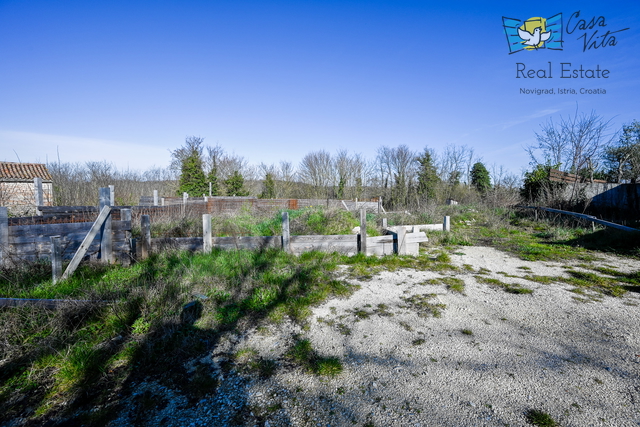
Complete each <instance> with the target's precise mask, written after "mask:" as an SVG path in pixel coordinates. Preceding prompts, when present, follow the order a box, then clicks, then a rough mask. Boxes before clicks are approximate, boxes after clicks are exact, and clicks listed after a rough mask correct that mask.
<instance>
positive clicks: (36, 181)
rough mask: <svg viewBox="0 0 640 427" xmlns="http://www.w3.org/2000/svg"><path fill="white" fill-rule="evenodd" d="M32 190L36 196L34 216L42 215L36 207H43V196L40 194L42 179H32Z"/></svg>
mask: <svg viewBox="0 0 640 427" xmlns="http://www.w3.org/2000/svg"><path fill="white" fill-rule="evenodd" d="M33 188H34V190H35V195H36V200H35V203H36V215H42V212H40V209H38V206H44V194H43V192H42V178H38V177H36V178H33Z"/></svg>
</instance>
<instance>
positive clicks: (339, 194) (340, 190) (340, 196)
mask: <svg viewBox="0 0 640 427" xmlns="http://www.w3.org/2000/svg"><path fill="white" fill-rule="evenodd" d="M345 185H346V180H345V179H344V176H342V175H341V176H340V182H338V192H337V193H336V198H337V199H340V200H341V199H343V198H344V186H345Z"/></svg>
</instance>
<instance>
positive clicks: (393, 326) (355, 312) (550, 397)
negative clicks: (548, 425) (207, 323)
mask: <svg viewBox="0 0 640 427" xmlns="http://www.w3.org/2000/svg"><path fill="white" fill-rule="evenodd" d="M452 258H453V259H452V262H453V263H454V264H456V265H458V266H460V267H462V266H463V265H465V264H466V265H467V267H466V270H464V271H466V272H465V273H459V272H458V273H455V274H454V273H450V272H446V271H444V272H442V273H435V272H423V271H415V270H403V271H396V272H382V273H380V274H378V275H376V276H375V277H374V278H373V279H372V280H369V281H362V282H359V281H353V282H354V283H357V284H358V285H360V289H359V290H358V291H356V292H355V293H354V294H353V295H352V296H351V297H350V298H348V299H332V300H330V301H327V302H326V303H325V304H323V305H322V306H319V307H316V308H315V309H314V311H313V315H312V318H311V320H310V323H309V327H308V328H305V329H304V330H303V329H302V328H301V327H300V326H298V325H294V324H292V323H283V324H281V325H277V326H270V327H269V328H268V330H264V329H261V330H259V331H256V330H251V331H249V332H248V333H246V334H244V335H241V336H240V335H228V336H226V337H225V339H223V340H221V342H220V344H219V345H218V347H217V348H216V349H214V350H213V352H212V353H210V354H206V355H203V357H202V358H201V359H200V360H197V361H193V365H194V366H196V365H206V366H208V367H209V368H210V369H211V372H212V374H213V375H214V376H217V378H218V379H219V381H220V386H219V388H218V392H217V393H216V394H215V396H211V397H206V398H204V399H202V400H201V401H199V402H198V403H196V404H191V403H189V402H188V400H187V399H186V397H185V396H182V395H180V393H178V392H177V391H174V390H169V389H167V388H164V387H162V386H160V385H158V384H155V383H141V384H137V385H136V393H135V394H134V395H133V396H131V397H129V398H128V399H127V401H126V404H125V409H124V410H122V412H121V413H120V414H119V417H118V418H117V419H116V420H115V421H113V422H112V423H111V424H110V425H111V426H124V425H131V424H134V423H135V424H144V425H167V426H205V425H207V426H212V425H214V426H227V425H247V426H254V425H255V426H289V425H293V426H343V425H358V426H526V425H530V424H528V422H527V421H526V417H525V414H526V413H527V411H529V410H540V411H544V412H545V413H547V414H549V415H550V416H551V417H552V418H553V419H554V420H555V421H556V422H557V423H558V424H559V425H561V426H566V427H568V426H575V427H585V426H612V427H624V426H638V425H640V378H639V376H638V373H639V372H640V310H639V306H640V295H639V294H638V293H633V292H628V293H627V294H626V295H625V296H623V297H620V298H613V297H602V296H597V295H594V296H593V298H588V295H587V296H585V295H576V294H575V293H573V292H569V290H570V289H571V288H572V287H571V286H569V285H566V284H561V283H552V284H539V283H535V282H531V281H528V280H526V279H522V276H525V275H527V274H537V275H546V276H566V270H565V268H563V267H566V263H553V262H527V261H522V260H520V259H517V258H514V257H511V256H509V255H507V254H504V253H502V252H499V251H497V250H494V249H491V248H486V247H465V248H463V249H462V250H461V252H460V253H458V254H456V255H452ZM573 264H576V265H577V264H578V263H577V262H573ZM594 264H597V265H606V266H609V267H612V266H615V267H616V268H618V269H619V270H620V271H637V270H640V262H637V261H633V260H629V259H625V258H616V257H610V256H607V257H603V259H602V260H601V261H597V262H595V263H594ZM469 266H470V267H469ZM470 268H472V269H473V270H474V271H470V270H469V269H470ZM482 268H484V269H487V270H489V272H488V273H486V274H485V277H491V278H497V279H500V280H502V281H505V282H508V283H519V284H521V285H522V286H526V287H527V288H530V289H532V290H533V293H532V294H512V293H507V292H505V290H504V289H503V288H501V287H499V286H495V285H490V284H485V283H479V282H478V281H477V280H476V278H475V277H474V276H475V275H477V274H478V270H480V269H482ZM577 268H578V269H579V267H577ZM499 272H500V273H499ZM449 276H454V277H457V278H459V279H462V280H463V281H464V283H465V289H464V294H461V293H458V292H453V291H452V290H450V289H447V287H446V286H445V285H443V284H439V285H434V284H429V283H428V281H429V280H430V279H437V278H442V277H449ZM509 276H518V278H515V277H509ZM576 297H579V298H580V299H576ZM427 304H432V305H434V306H438V305H440V310H441V314H440V317H434V316H432V315H430V314H428V311H427V309H428V308H429V306H427ZM463 331H464V332H463ZM296 336H304V337H306V338H308V339H310V340H311V343H312V345H313V348H314V349H315V350H316V351H317V353H318V354H320V355H321V356H335V357H338V358H339V359H340V360H341V361H342V364H343V367H344V370H343V372H342V373H341V374H339V375H338V376H336V377H322V376H315V375H312V374H310V373H307V372H305V371H304V370H303V369H302V368H300V367H296V366H294V365H293V364H292V363H291V362H290V361H288V360H287V358H286V357H285V353H286V351H287V350H288V349H289V348H290V346H291V345H292V344H293V343H294V340H295V337H296ZM241 349H251V350H252V351H254V352H255V353H256V354H259V355H260V357H262V358H263V359H268V360H273V361H275V363H276V365H275V366H276V369H275V372H274V374H273V375H271V376H270V377H269V378H266V379H264V378H263V379H261V378H260V377H259V376H258V375H257V374H255V373H254V374H252V373H241V370H240V369H234V368H232V369H229V368H228V367H226V368H225V363H227V365H228V361H229V358H230V355H231V354H233V353H236V352H237V351H238V350H241ZM231 366H232V367H233V365H231ZM141 399H146V400H147V401H149V402H151V403H149V405H148V411H145V413H144V415H143V416H142V417H141V416H140V414H139V411H135V410H134V409H133V408H134V407H136V405H137V407H139V406H140V405H139V402H140V400H141ZM136 402H137V403H136Z"/></svg>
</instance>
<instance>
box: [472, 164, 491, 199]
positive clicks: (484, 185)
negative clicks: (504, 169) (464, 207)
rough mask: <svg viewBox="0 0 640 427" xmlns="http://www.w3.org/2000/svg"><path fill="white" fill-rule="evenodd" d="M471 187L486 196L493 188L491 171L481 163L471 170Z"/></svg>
mask: <svg viewBox="0 0 640 427" xmlns="http://www.w3.org/2000/svg"><path fill="white" fill-rule="evenodd" d="M471 185H473V186H474V187H475V188H476V190H478V192H480V194H485V193H486V192H487V190H489V189H490V188H491V177H490V176H489V171H488V170H487V168H486V167H485V166H484V165H483V164H482V163H480V162H477V163H476V164H474V165H473V167H472V168H471Z"/></svg>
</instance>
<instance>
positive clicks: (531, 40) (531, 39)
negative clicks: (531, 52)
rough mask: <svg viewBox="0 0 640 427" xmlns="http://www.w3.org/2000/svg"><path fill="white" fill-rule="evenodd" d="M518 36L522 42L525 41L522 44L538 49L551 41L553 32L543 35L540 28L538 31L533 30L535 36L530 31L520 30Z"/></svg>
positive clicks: (537, 28)
mask: <svg viewBox="0 0 640 427" xmlns="http://www.w3.org/2000/svg"><path fill="white" fill-rule="evenodd" d="M518 35H519V36H520V38H521V39H522V40H524V41H523V42H522V44H525V45H527V46H533V47H538V45H540V44H541V43H544V42H546V41H547V40H549V37H551V31H547V32H546V33H543V32H542V29H541V28H540V27H536V29H535V30H533V34H531V33H530V32H529V31H526V30H522V29H520V28H518Z"/></svg>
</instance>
